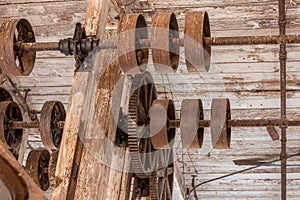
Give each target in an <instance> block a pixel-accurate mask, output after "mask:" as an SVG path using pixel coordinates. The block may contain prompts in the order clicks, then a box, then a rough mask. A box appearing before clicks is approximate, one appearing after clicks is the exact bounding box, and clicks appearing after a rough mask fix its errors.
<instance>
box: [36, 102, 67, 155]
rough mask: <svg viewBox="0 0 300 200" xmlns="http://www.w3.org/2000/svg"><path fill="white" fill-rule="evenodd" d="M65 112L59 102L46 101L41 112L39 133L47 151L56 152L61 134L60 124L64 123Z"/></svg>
mask: <svg viewBox="0 0 300 200" xmlns="http://www.w3.org/2000/svg"><path fill="white" fill-rule="evenodd" d="M65 118H66V112H65V109H64V106H63V104H62V103H61V102H59V101H48V102H46V103H45V104H44V106H43V108H42V110H41V119H40V133H41V138H42V142H43V144H44V145H45V147H46V148H47V149H51V150H58V149H59V147H60V142H61V139H62V134H63V127H62V126H61V125H60V122H62V121H65Z"/></svg>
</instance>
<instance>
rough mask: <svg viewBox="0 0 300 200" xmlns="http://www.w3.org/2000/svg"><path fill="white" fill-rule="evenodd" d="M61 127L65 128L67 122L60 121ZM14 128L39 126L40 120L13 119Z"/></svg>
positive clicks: (59, 125)
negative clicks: (23, 120)
mask: <svg viewBox="0 0 300 200" xmlns="http://www.w3.org/2000/svg"><path fill="white" fill-rule="evenodd" d="M57 124H58V127H59V128H63V127H64V124H65V122H64V121H59V122H57ZM11 127H12V129H26V128H39V127H40V122H37V121H34V122H22V121H13V122H11Z"/></svg>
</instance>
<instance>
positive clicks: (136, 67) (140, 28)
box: [117, 14, 149, 74]
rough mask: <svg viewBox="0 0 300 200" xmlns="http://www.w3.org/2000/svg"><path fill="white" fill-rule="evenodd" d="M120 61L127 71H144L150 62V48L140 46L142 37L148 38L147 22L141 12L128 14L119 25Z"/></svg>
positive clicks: (123, 68)
mask: <svg viewBox="0 0 300 200" xmlns="http://www.w3.org/2000/svg"><path fill="white" fill-rule="evenodd" d="M118 36H119V37H118V44H117V46H118V55H119V63H120V66H121V68H122V70H123V71H124V72H125V73H131V74H135V73H139V72H144V71H145V70H146V68H147V64H148V56H149V55H148V53H149V52H148V48H141V47H140V46H139V40H140V39H147V38H148V31H147V24H146V21H145V18H144V17H143V15H141V14H127V15H124V16H123V17H122V19H121V22H120V24H119V27H118Z"/></svg>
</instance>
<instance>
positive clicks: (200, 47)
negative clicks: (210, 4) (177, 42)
mask: <svg viewBox="0 0 300 200" xmlns="http://www.w3.org/2000/svg"><path fill="white" fill-rule="evenodd" d="M205 37H210V26H209V18H208V14H207V12H187V13H186V15H185V27H184V53H185V60H186V65H187V70H188V71H189V72H207V71H209V67H210V60H211V46H209V45H205V43H204V38H205Z"/></svg>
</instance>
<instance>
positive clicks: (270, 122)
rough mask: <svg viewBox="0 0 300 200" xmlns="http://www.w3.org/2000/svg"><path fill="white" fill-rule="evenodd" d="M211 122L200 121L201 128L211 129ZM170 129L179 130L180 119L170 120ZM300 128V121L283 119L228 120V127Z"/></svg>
mask: <svg viewBox="0 0 300 200" xmlns="http://www.w3.org/2000/svg"><path fill="white" fill-rule="evenodd" d="M210 121H211V120H200V121H199V128H200V127H201V128H205V127H210ZM168 125H169V127H170V128H179V127H180V119H176V120H169V121H168ZM282 125H285V126H300V120H285V121H283V120H281V119H250V120H249V119H244V120H240V119H238V120H227V126H228V127H267V126H282Z"/></svg>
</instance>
